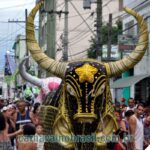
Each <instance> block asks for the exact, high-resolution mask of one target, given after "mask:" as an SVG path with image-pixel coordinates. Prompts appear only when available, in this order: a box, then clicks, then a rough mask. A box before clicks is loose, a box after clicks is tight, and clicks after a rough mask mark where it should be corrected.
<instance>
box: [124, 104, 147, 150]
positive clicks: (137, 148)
mask: <svg viewBox="0 0 150 150" xmlns="http://www.w3.org/2000/svg"><path fill="white" fill-rule="evenodd" d="M139 108H141V107H139ZM137 112H138V113H137ZM140 112H142V110H138V111H136V114H134V112H133V111H132V110H128V111H127V112H126V113H125V117H126V120H127V122H128V126H129V131H128V132H129V135H130V142H129V145H128V146H129V147H128V150H143V140H144V130H143V124H142V122H141V121H140V120H139V114H140Z"/></svg>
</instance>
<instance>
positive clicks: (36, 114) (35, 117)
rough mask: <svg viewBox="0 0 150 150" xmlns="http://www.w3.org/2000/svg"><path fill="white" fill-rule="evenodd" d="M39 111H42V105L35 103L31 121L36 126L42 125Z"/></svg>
mask: <svg viewBox="0 0 150 150" xmlns="http://www.w3.org/2000/svg"><path fill="white" fill-rule="evenodd" d="M39 109H40V103H35V104H34V105H33V108H32V111H31V121H32V123H33V124H34V125H35V126H36V125H38V124H39V123H40V119H39Z"/></svg>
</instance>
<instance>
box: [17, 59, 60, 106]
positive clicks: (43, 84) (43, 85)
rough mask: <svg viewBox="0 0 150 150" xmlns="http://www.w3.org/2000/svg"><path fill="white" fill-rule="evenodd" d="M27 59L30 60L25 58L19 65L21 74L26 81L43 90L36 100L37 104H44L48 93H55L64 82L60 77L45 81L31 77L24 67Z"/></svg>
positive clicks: (49, 78)
mask: <svg viewBox="0 0 150 150" xmlns="http://www.w3.org/2000/svg"><path fill="white" fill-rule="evenodd" d="M27 59H29V58H28V57H26V58H24V59H23V60H22V61H21V63H20V64H19V73H20V75H21V77H22V78H23V79H24V80H26V81H28V82H30V83H32V84H33V85H35V86H37V87H39V88H40V89H41V91H40V94H39V95H38V97H37V99H36V100H37V102H40V103H42V102H44V99H45V96H46V95H47V94H48V93H50V92H53V91H54V90H56V89H57V88H58V87H59V86H60V84H61V81H62V80H61V79H60V78H58V77H48V78H45V79H40V78H38V77H36V76H32V75H30V74H29V73H28V72H27V71H26V68H25V66H24V64H25V62H26V60H27Z"/></svg>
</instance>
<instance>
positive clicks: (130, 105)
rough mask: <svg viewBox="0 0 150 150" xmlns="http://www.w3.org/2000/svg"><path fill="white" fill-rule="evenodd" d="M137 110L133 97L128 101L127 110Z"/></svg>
mask: <svg viewBox="0 0 150 150" xmlns="http://www.w3.org/2000/svg"><path fill="white" fill-rule="evenodd" d="M135 109H136V106H135V100H134V99H133V98H132V97H130V98H129V100H128V107H127V108H126V111H128V110H132V111H135Z"/></svg>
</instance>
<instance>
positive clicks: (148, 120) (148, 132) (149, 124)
mask: <svg viewBox="0 0 150 150" xmlns="http://www.w3.org/2000/svg"><path fill="white" fill-rule="evenodd" d="M149 145H150V112H149V113H146V114H145V118H144V148H146V147H147V146H149Z"/></svg>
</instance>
